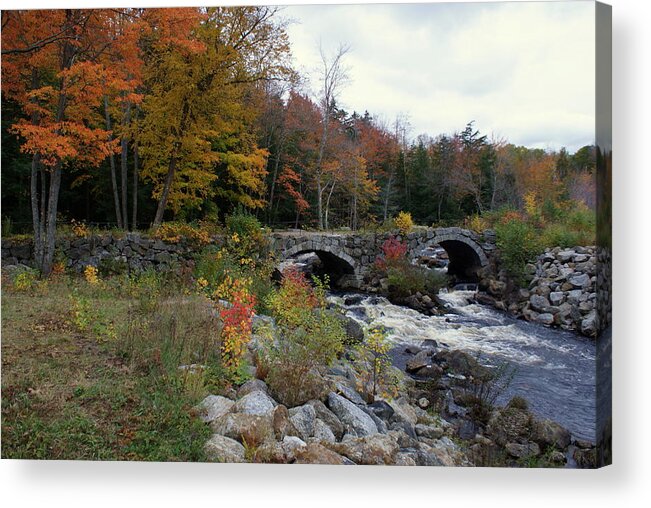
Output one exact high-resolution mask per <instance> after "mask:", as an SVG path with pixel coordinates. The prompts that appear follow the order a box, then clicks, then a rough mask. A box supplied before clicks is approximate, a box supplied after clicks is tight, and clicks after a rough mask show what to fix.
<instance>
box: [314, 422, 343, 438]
mask: <svg viewBox="0 0 651 508" xmlns="http://www.w3.org/2000/svg"><path fill="white" fill-rule="evenodd" d="M314 440H315V441H321V442H323V441H325V442H326V443H334V442H336V441H337V438H335V435H334V433H333V432H332V430H331V429H330V427H328V425H326V423H325V422H324V421H323V420H321V419H319V418H317V419H316V421H315V422H314Z"/></svg>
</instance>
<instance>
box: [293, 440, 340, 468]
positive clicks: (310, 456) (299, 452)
mask: <svg viewBox="0 0 651 508" xmlns="http://www.w3.org/2000/svg"><path fill="white" fill-rule="evenodd" d="M295 457H296V462H295V463H296V464H332V465H341V464H345V463H346V462H345V461H344V458H343V457H342V456H341V455H339V454H338V453H336V452H334V451H332V450H329V449H328V448H326V447H325V446H323V445H322V444H319V443H309V444H308V445H306V446H305V447H301V448H297V449H296V451H295Z"/></svg>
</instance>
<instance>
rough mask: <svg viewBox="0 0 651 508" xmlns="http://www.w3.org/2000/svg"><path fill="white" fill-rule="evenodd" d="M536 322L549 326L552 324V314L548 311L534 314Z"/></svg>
mask: <svg viewBox="0 0 651 508" xmlns="http://www.w3.org/2000/svg"><path fill="white" fill-rule="evenodd" d="M536 322H537V323H540V324H542V325H547V326H551V325H553V324H554V314H551V313H549V312H544V313H542V314H538V316H536Z"/></svg>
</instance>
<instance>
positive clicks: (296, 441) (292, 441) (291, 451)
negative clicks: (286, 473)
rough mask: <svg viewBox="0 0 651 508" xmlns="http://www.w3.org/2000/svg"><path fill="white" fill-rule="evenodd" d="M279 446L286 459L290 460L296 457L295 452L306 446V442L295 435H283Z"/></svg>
mask: <svg viewBox="0 0 651 508" xmlns="http://www.w3.org/2000/svg"><path fill="white" fill-rule="evenodd" d="M281 446H282V447H283V451H284V452H285V457H286V459H287V461H288V462H292V461H294V459H295V458H296V453H297V452H298V451H299V450H301V449H303V448H305V447H307V443H306V442H305V441H303V440H302V439H301V438H299V437H296V436H285V437H284V438H283V440H282V442H281Z"/></svg>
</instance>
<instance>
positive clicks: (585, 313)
mask: <svg viewBox="0 0 651 508" xmlns="http://www.w3.org/2000/svg"><path fill="white" fill-rule="evenodd" d="M597 272H598V258H597V249H596V248H595V247H592V246H588V247H583V246H577V247H573V248H569V249H563V248H560V247H555V248H553V249H547V250H546V251H545V252H544V253H543V254H541V255H540V256H538V258H537V259H536V260H535V262H533V263H529V264H527V265H526V267H525V274H526V277H527V280H528V284H527V285H526V287H521V286H520V285H519V284H517V283H516V282H515V281H514V280H513V279H512V278H511V277H510V276H509V275H508V273H507V272H506V270H504V269H501V268H500V267H499V259H498V258H497V257H496V258H495V259H493V262H492V264H491V265H490V266H488V267H485V268H484V269H482V270H481V271H480V273H479V275H480V283H479V287H480V289H481V293H479V294H478V296H477V301H478V302H480V303H482V304H485V305H491V306H493V307H495V308H497V309H500V310H503V311H507V312H509V313H510V314H512V315H514V316H517V317H521V318H523V319H525V320H527V321H532V322H535V323H539V324H542V325H545V326H553V327H559V328H561V329H563V330H571V331H576V332H577V333H580V334H582V335H584V336H586V337H591V338H595V337H596V336H597V333H598V331H599V318H598V313H597Z"/></svg>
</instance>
